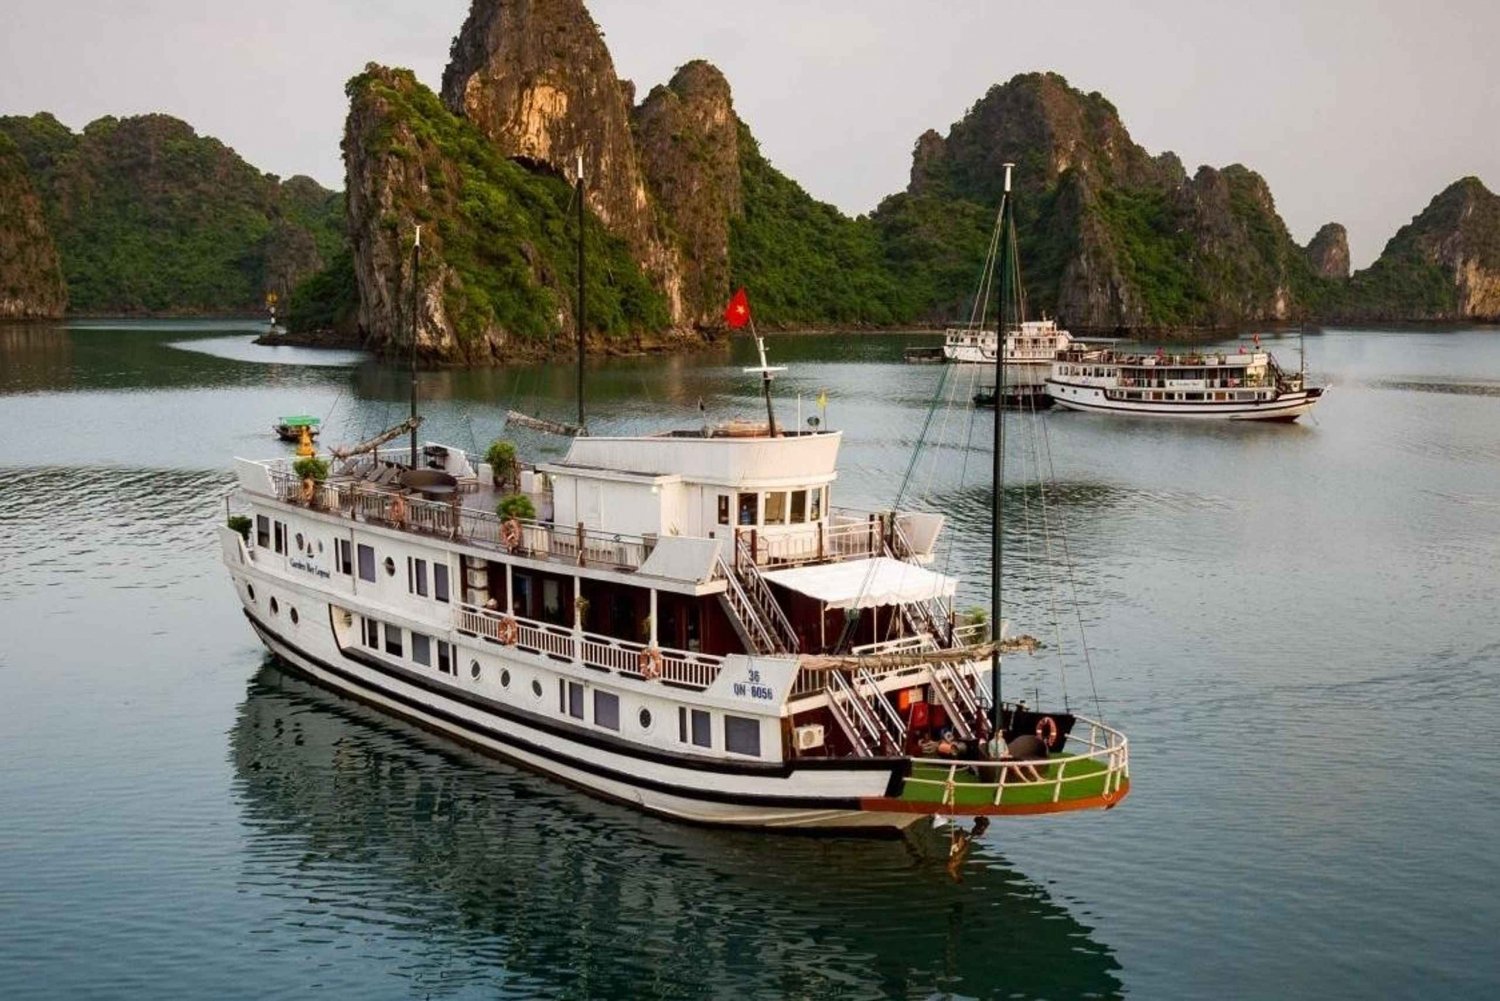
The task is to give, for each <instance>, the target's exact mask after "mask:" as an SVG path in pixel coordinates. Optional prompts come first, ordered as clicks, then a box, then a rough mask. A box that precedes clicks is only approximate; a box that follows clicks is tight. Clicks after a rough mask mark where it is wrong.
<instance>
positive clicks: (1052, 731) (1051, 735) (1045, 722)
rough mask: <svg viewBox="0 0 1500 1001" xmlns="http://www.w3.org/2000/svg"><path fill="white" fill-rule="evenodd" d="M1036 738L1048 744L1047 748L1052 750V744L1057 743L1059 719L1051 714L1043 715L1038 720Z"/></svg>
mask: <svg viewBox="0 0 1500 1001" xmlns="http://www.w3.org/2000/svg"><path fill="white" fill-rule="evenodd" d="M1036 739H1037V740H1040V741H1041V742H1042V743H1044V744H1046V745H1047V750H1049V751H1050V750H1052V745H1053V744H1055V743H1057V720H1055V719H1053V718H1052V717H1051V716H1043V717H1042V718H1041V719H1039V720H1037V721H1036Z"/></svg>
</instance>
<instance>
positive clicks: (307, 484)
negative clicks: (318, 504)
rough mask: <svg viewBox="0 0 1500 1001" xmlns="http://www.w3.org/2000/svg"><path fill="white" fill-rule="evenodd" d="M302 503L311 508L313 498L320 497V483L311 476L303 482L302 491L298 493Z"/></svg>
mask: <svg viewBox="0 0 1500 1001" xmlns="http://www.w3.org/2000/svg"><path fill="white" fill-rule="evenodd" d="M297 496H298V497H299V498H301V500H302V503H304V504H307V505H309V506H311V504H312V502H313V498H314V497H316V496H318V481H317V480H315V479H313V478H312V477H311V476H309V477H307V478H306V479H304V480H303V481H302V489H301V490H299V491H298V492H297Z"/></svg>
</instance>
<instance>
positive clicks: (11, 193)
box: [0, 134, 68, 320]
mask: <svg viewBox="0 0 1500 1001" xmlns="http://www.w3.org/2000/svg"><path fill="white" fill-rule="evenodd" d="M67 302H68V294H67V288H66V286H65V285H64V284H63V277H62V268H61V266H60V265H59V263H58V259H57V248H56V247H55V246H53V243H52V234H51V233H50V232H49V231H48V229H47V219H46V216H45V215H44V214H43V212H42V200H41V199H40V198H39V197H37V193H36V191H35V189H33V188H32V186H31V177H30V173H29V171H28V170H27V167H26V161H25V160H24V159H22V157H21V153H20V151H19V150H18V149H16V146H15V144H14V143H12V142H11V141H10V139H8V138H6V137H5V136H4V135H3V134H0V319H9V320H15V319H39V318H50V317H59V316H62V314H63V310H64V309H65V308H66V307H67Z"/></svg>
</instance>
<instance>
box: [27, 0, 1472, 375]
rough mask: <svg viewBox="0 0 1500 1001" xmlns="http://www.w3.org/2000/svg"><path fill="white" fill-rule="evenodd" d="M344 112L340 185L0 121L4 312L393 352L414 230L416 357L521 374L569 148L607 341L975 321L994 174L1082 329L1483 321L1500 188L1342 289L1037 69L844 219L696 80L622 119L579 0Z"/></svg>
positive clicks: (711, 72)
mask: <svg viewBox="0 0 1500 1001" xmlns="http://www.w3.org/2000/svg"><path fill="white" fill-rule="evenodd" d="M347 93H348V96H349V102H350V105H349V115H348V118H347V121H346V124H345V133H344V139H343V151H344V162H345V170H346V178H345V180H346V191H347V195H343V194H339V193H335V192H330V191H327V190H325V189H323V188H322V187H320V186H318V185H317V184H316V183H315V182H313V181H311V180H309V179H307V178H303V177H294V178H291V179H289V180H287V181H281V180H279V179H278V178H276V177H275V176H274V175H270V174H263V173H261V172H260V171H258V170H257V169H255V168H254V167H252V166H250V165H249V164H247V163H245V162H244V161H243V160H241V159H240V158H239V156H237V155H236V154H235V153H234V151H233V150H231V149H229V148H227V147H225V146H224V145H223V144H221V143H219V142H218V141H216V140H214V139H211V138H208V137H203V136H199V135H197V134H196V133H195V132H194V131H193V129H192V128H191V127H190V126H188V125H187V124H185V123H183V122H180V121H178V120H176V119H173V118H169V117H167V116H164V115H145V116H140V117H136V118H126V119H115V118H101V119H99V120H98V121H96V122H93V123H91V124H90V125H89V126H88V127H86V128H85V129H84V130H83V131H82V132H81V133H77V134H75V133H73V132H72V131H70V130H69V129H67V128H66V127H65V126H63V125H62V124H61V123H59V122H58V121H57V120H56V119H55V118H53V117H52V116H50V115H46V114H39V115H34V116H32V117H30V118H19V117H11V118H0V143H3V142H4V140H5V139H8V140H9V143H8V144H5V145H3V146H0V315H55V314H56V313H57V312H58V311H59V309H60V308H61V305H60V304H61V303H62V302H64V301H66V304H67V308H69V309H71V310H74V311H81V312H94V313H99V312H117V313H131V312H154V313H162V312H179V313H192V312H230V311H245V310H258V309H260V308H261V307H262V303H263V301H264V296H265V294H266V293H267V292H275V293H277V295H278V296H279V297H280V298H281V299H282V301H283V302H284V303H287V302H288V300H289V319H290V323H291V325H292V327H293V328H294V330H298V331H325V330H333V331H335V332H338V333H339V334H341V335H342V336H343V337H345V338H350V337H353V338H359V339H361V340H362V341H363V342H364V343H365V344H367V345H368V346H369V347H371V348H372V349H374V350H377V351H396V350H404V349H405V346H406V345H407V344H409V343H410V342H409V337H410V336H411V335H410V330H411V328H412V322H413V321H412V315H411V310H412V296H411V289H412V284H413V276H412V275H411V273H410V269H411V263H410V262H411V244H412V235H413V233H414V230H415V227H416V226H417V225H418V224H421V225H422V226H423V227H424V228H423V262H422V273H421V276H420V289H419V292H418V296H417V318H418V322H417V325H418V327H419V330H420V333H419V345H420V347H421V350H422V351H423V352H424V353H425V354H427V355H428V356H429V357H431V358H434V359H440V360H446V361H454V362H461V363H469V364H489V363H495V362H500V361H504V360H506V359H509V358H513V357H516V356H517V355H534V354H540V353H545V352H547V351H549V350H552V349H554V348H556V347H558V346H559V345H561V344H566V343H569V342H570V338H569V337H568V335H570V334H571V332H572V331H573V329H574V327H575V317H574V311H575V309H576V306H575V300H574V284H575V281H576V268H577V263H576V257H575V252H574V239H575V235H574V234H575V228H576V206H575V205H574V203H573V201H572V199H573V189H572V182H573V180H574V179H575V177H576V173H577V166H576V161H577V158H578V157H579V156H580V155H581V156H582V159H583V170H584V175H585V178H586V180H587V194H586V201H585V211H586V216H587V220H588V221H587V246H588V265H587V267H586V280H587V284H588V288H587V300H588V307H587V311H588V317H587V328H588V330H587V332H588V334H589V336H590V337H591V338H593V339H594V340H595V341H597V342H598V344H599V345H600V347H602V348H608V347H610V346H612V345H614V344H616V343H623V344H626V345H628V346H630V347H631V348H636V347H640V346H645V345H649V344H658V345H661V346H671V345H674V344H678V343H683V342H694V341H697V340H699V339H700V335H703V336H713V335H714V333H715V332H716V331H717V330H718V329H719V327H720V322H721V321H720V319H719V316H720V310H721V309H722V307H723V304H724V302H725V301H726V299H727V298H728V296H729V294H730V293H731V291H732V290H733V289H734V288H736V287H738V286H740V285H744V286H747V287H748V288H749V290H750V297H751V303H752V309H753V313H754V316H755V318H756V321H757V323H758V324H760V325H761V326H762V327H771V328H774V327H807V326H820V325H830V326H833V325H836V326H846V327H860V326H894V325H904V324H911V323H919V322H920V323H934V324H941V323H945V322H950V321H953V320H955V319H960V318H967V316H968V314H969V311H970V308H971V302H970V300H971V297H972V296H973V294H974V288H975V285H976V283H977V279H978V271H979V268H980V266H981V263H982V261H983V260H984V256H985V249H986V247H987V245H988V241H989V237H990V233H991V229H992V227H993V224H994V219H995V215H996V210H997V208H998V203H999V199H1000V188H1001V183H1002V177H1003V169H1002V164H1004V163H1006V162H1011V163H1014V164H1015V165H1016V169H1015V175H1014V178H1015V180H1014V183H1015V189H1016V196H1017V208H1018V211H1017V215H1018V222H1019V227H1020V240H1021V244H1022V247H1021V249H1022V264H1023V267H1024V279H1025V285H1026V291H1027V293H1028V305H1029V311H1030V313H1031V314H1032V315H1037V314H1040V313H1047V314H1048V315H1051V316H1055V317H1057V318H1058V319H1060V320H1061V321H1062V322H1063V323H1065V324H1066V325H1068V326H1070V327H1072V328H1073V329H1074V330H1076V331H1080V332H1084V333H1089V332H1110V333H1147V332H1156V331H1160V332H1166V333H1170V332H1173V331H1179V330H1184V329H1190V328H1213V327H1227V326H1236V325H1243V324H1249V323H1262V322H1277V321H1297V320H1312V321H1340V320H1343V321H1358V322H1369V321H1391V320H1465V319H1486V320H1500V199H1497V198H1496V196H1495V195H1493V194H1491V193H1490V192H1489V191H1488V190H1486V189H1485V187H1484V186H1483V185H1482V184H1481V183H1480V182H1479V181H1478V180H1477V179H1475V178H1472V177H1470V178H1464V179H1463V180H1460V181H1458V182H1456V183H1454V184H1453V185H1451V186H1450V187H1449V188H1448V189H1446V190H1445V191H1444V192H1442V193H1441V194H1439V195H1438V196H1437V197H1436V198H1435V199H1433V201H1432V203H1431V204H1430V205H1429V206H1428V207H1427V208H1426V210H1424V211H1423V212H1422V213H1421V214H1420V215H1419V216H1417V217H1416V218H1415V219H1413V221H1412V222H1411V224H1409V225H1408V226H1405V227H1403V228H1402V229H1401V230H1400V232H1398V233H1397V234H1396V235H1395V236H1394V237H1393V238H1392V239H1391V241H1390V243H1389V244H1388V245H1387V246H1386V249H1385V252H1384V253H1383V254H1382V255H1381V257H1380V259H1379V260H1377V261H1376V262H1375V264H1374V265H1372V266H1371V267H1369V268H1366V269H1364V270H1363V271H1360V272H1357V273H1355V274H1354V275H1352V276H1351V275H1350V274H1349V247H1348V236H1347V233H1346V232H1345V230H1344V228H1343V227H1342V226H1340V225H1338V224H1337V223H1329V224H1327V225H1325V226H1324V227H1322V228H1321V229H1320V230H1319V231H1318V233H1317V235H1316V236H1315V237H1314V238H1313V239H1312V240H1311V241H1310V242H1309V243H1308V245H1307V246H1305V247H1303V246H1299V245H1298V244H1297V243H1296V242H1295V241H1294V240H1293V239H1292V237H1291V235H1290V233H1289V232H1288V230H1287V227H1286V225H1285V223H1284V222H1283V221H1282V219H1281V217H1280V215H1279V214H1278V213H1277V211H1276V205H1275V201H1274V199H1273V198H1272V195H1271V191H1270V189H1269V187H1268V186H1267V184H1266V182H1265V180H1264V179H1263V178H1262V177H1261V176H1260V175H1259V174H1257V173H1256V172H1255V171H1253V170H1251V169H1249V168H1248V167H1245V166H1242V165H1239V164H1234V165H1230V166H1227V167H1222V168H1213V167H1206V166H1204V167H1199V168H1197V170H1196V171H1194V172H1193V173H1191V174H1189V173H1188V171H1187V170H1186V169H1185V168H1184V167H1183V165H1182V163H1181V162H1180V161H1179V160H1178V158H1177V157H1176V156H1175V155H1174V154H1172V153H1170V152H1165V153H1160V154H1152V153H1149V152H1147V151H1146V150H1145V149H1143V148H1142V147H1141V146H1140V145H1139V144H1137V143H1136V142H1135V141H1134V140H1133V139H1132V138H1131V136H1130V133H1129V131H1128V130H1127V129H1126V127H1125V125H1124V123H1123V122H1122V121H1121V120H1120V116H1119V114H1118V112H1117V111H1116V109H1115V107H1114V106H1113V105H1112V104H1111V103H1110V102H1109V101H1108V100H1107V99H1106V98H1105V97H1103V96H1102V95H1100V94H1098V93H1090V94H1085V93H1083V92H1081V91H1078V90H1076V89H1075V88H1073V87H1071V86H1069V85H1068V83H1067V81H1066V80H1064V79H1063V78H1062V77H1060V76H1058V75H1056V74H1053V73H1026V74H1021V75H1019V76H1016V77H1014V78H1012V79H1011V80H1009V81H1008V82H1006V83H1003V84H997V85H996V86H994V87H992V88H991V89H990V90H989V91H988V93H986V94H985V95H984V96H983V97H981V98H980V99H979V100H978V101H977V102H975V104H974V105H973V107H971V108H970V109H969V110H968V112H967V113H966V114H965V115H964V116H963V117H962V118H961V119H960V120H959V121H957V122H955V123H954V124H953V125H952V126H951V127H950V128H949V129H948V131H947V133H946V134H940V133H939V132H937V131H933V130H929V131H928V132H926V133H924V134H923V135H921V136H920V137H918V138H917V140H916V143H915V145H914V148H913V156H912V168H911V176H910V181H909V183H908V185H907V187H906V189H905V190H904V191H902V192H900V193H897V194H894V195H892V196H890V197H889V198H887V199H885V200H884V201H883V202H882V203H881V204H880V205H879V206H878V208H877V209H876V210H875V211H874V212H873V213H871V214H870V215H869V216H860V217H858V218H849V217H848V216H846V215H844V214H843V213H841V212H840V211H838V209H836V208H834V207H833V206H831V205H828V204H825V203H822V202H819V201H817V200H816V199H814V198H812V197H810V196H809V195H808V194H807V192H806V191H805V190H803V188H802V187H801V186H800V185H798V184H797V183H796V182H795V181H794V180H792V179H791V178H789V177H787V176H786V175H784V174H783V173H781V172H780V171H779V170H777V169H776V167H775V166H774V165H772V164H771V163H770V162H769V161H768V160H767V159H766V157H765V156H764V155H763V154H762V152H761V149H760V146H759V144H758V143H757V142H756V140H755V137H754V135H753V133H752V131H751V129H750V127H749V125H748V124H747V123H746V122H744V121H743V120H741V119H740V117H739V116H738V114H737V113H736V111H735V108H734V101H733V94H732V92H731V88H730V85H729V82H728V81H727V80H726V79H725V78H724V75H723V74H722V73H721V72H720V71H719V70H718V69H716V68H715V67H714V66H712V65H710V64H709V63H706V62H703V61H701V60H694V61H690V62H688V63H686V64H684V65H683V66H682V67H681V68H679V69H678V70H677V72H676V73H675V74H674V75H673V77H672V79H671V80H670V81H668V82H667V83H665V84H659V85H657V86H655V87H653V88H651V90H650V91H649V92H647V94H646V96H645V98H644V99H643V100H641V101H640V102H638V103H637V101H636V90H635V86H634V84H632V83H631V82H629V81H626V80H621V79H620V78H619V77H618V76H617V75H616V73H615V69H614V63H613V61H612V59H611V57H610V54H609V50H608V48H607V47H606V45H605V43H604V38H603V35H602V33H601V32H600V31H599V28H598V26H597V25H596V24H595V22H594V20H593V18H592V17H591V16H590V15H589V13H588V11H587V9H586V8H585V6H584V4H583V2H582V0H472V4H471V7H470V10H469V14H468V17H467V18H466V20H465V22H464V24H463V25H462V27H461V28H460V30H459V33H458V35H457V37H456V38H455V39H454V41H453V46H452V50H451V53H450V62H449V65H448V67H447V69H446V70H445V72H444V74H443V79H442V86H441V90H440V93H435V92H434V91H433V90H431V89H429V88H427V87H425V86H424V85H422V84H421V83H419V82H418V81H417V80H416V78H415V76H414V75H413V74H412V73H411V72H410V71H409V70H401V69H390V68H385V67H381V66H376V65H374V64H372V65H370V66H368V67H367V68H366V70H365V71H364V72H363V73H361V74H359V75H358V76H356V77H355V78H354V79H352V80H351V81H350V82H349V84H348V87H347ZM59 262H60V270H61V279H62V280H59V278H58V274H57V272H58V270H59ZM64 285H65V286H66V295H67V298H66V300H64V299H63V298H62V296H63V291H62V290H63V286H64Z"/></svg>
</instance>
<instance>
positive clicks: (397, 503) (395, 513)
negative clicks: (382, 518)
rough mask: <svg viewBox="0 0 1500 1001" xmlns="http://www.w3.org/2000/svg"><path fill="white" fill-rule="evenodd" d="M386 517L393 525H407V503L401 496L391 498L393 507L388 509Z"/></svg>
mask: <svg viewBox="0 0 1500 1001" xmlns="http://www.w3.org/2000/svg"><path fill="white" fill-rule="evenodd" d="M386 517H387V518H389V519H390V521H391V524H392V525H404V524H406V501H404V500H402V499H401V495H400V494H396V495H394V496H393V497H391V506H390V507H389V508H387V509H386Z"/></svg>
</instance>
